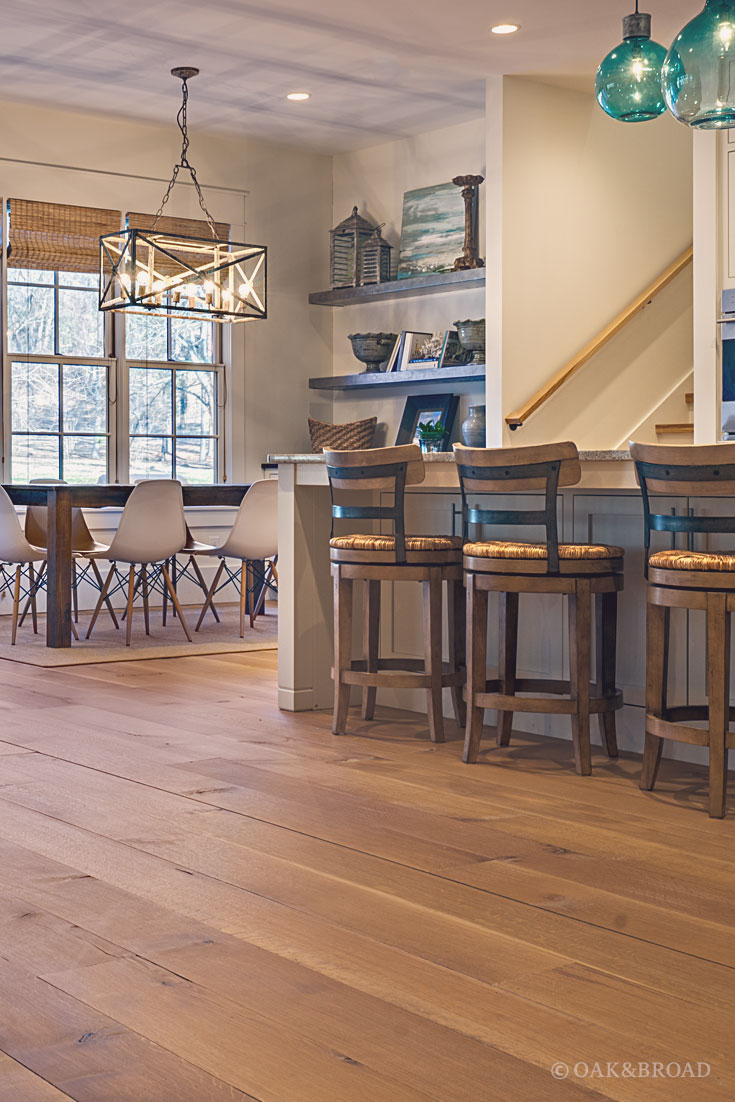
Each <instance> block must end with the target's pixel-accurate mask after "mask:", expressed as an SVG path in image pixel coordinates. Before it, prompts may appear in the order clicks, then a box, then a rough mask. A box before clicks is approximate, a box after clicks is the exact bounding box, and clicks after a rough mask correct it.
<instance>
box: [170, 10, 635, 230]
mask: <svg viewBox="0 0 735 1102" xmlns="http://www.w3.org/2000/svg"><path fill="white" fill-rule="evenodd" d="M637 8H638V0H636V10H637ZM186 82H187V77H182V78H181V107H180V108H179V113H178V115H177V116H176V122H177V124H178V127H179V130H180V131H181V138H182V143H181V159H180V161H179V163H178V164H176V165H174V170H173V174H172V176H171V179H170V181H169V185H168V187H167V188H166V193H165V195H164V196H163V199H162V200H161V205H160V207H159V208H158V210H157V211H156V217H155V220H154V222H153V226H152V227H151V233H152V232H153V230H155V228H156V226H157V225H158V221H159V219H160V217H161V215H162V214H163V208H164V207H165V206H166V203H167V202H168V199H169V196H170V194H171V192H172V191H173V189H174V185H175V183H176V180H177V178H178V175H179V169H181V168H185V169H187V170H188V172H189V175H190V176H191V181H192V183H193V184H194V187H195V189H196V193H197V197H198V199H199V206H200V207H201V208H202V211H203V213H204V216H205V218H206V219H207V222H208V223H209V228H210V230H211V231H212V237H213V238H214V239H215V241H216V240H217V227H216V225H215V221H214V218H212V215H211V214H210V213H209V211H208V210H207V204H206V203H205V202H204V195H203V194H202V189H201V187H200V186H199V181H198V180H197V174H196V169H195V168H194V166H193V165H192V164H190V163H189V157H188V152H189V131H188V126H187V120H186V107H187V103H188V101H189V87H188V85H187V83H186Z"/></svg>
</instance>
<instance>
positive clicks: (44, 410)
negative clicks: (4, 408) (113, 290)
mask: <svg viewBox="0 0 735 1102" xmlns="http://www.w3.org/2000/svg"><path fill="white" fill-rule="evenodd" d="M98 296H99V279H98V277H97V276H96V275H92V274H89V273H86V272H52V271H36V270H34V269H26V268H10V269H9V271H8V351H9V352H10V354H11V356H12V359H11V365H10V405H11V414H10V421H11V434H12V435H11V470H12V479H13V481H14V482H28V481H29V480H30V479H32V478H63V479H65V480H66V481H67V482H97V481H99V480H100V479H105V478H106V477H107V470H108V446H109V445H108V441H109V427H108V394H107V378H108V366H107V364H106V363H85V362H84V359H85V357H95V358H98V359H101V358H102V357H103V356H104V329H103V320H102V316H101V314H100V312H99V309H98ZM23 357H28V359H24V358H23ZM30 357H43V360H42V361H39V360H38V359H30ZM69 358H73V359H74V360H75V361H76V360H77V358H78V362H71V363H70V362H68V359H69Z"/></svg>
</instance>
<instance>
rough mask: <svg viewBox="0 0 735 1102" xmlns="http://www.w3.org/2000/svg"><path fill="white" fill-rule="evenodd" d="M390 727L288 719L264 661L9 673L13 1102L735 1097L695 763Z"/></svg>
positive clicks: (712, 848)
mask: <svg viewBox="0 0 735 1102" xmlns="http://www.w3.org/2000/svg"><path fill="white" fill-rule="evenodd" d="M377 716H378V718H377V720H376V721H374V722H373V723H364V722H362V721H361V720H359V719H358V718H355V717H354V716H351V719H350V724H351V729H352V730H353V731H354V732H355V733H354V734H350V735H348V736H346V737H343V738H339V739H336V738H334V737H333V736H332V735H331V734H330V732H329V717H328V716H327V715H325V714H323V713H316V714H301V715H291V714H287V713H281V712H279V711H278V709H277V707H276V703H275V655H274V654H272V653H252V654H245V655H220V656H216V657H214V656H208V657H200V658H184V659H172V660H154V661H146V662H139V663H136V662H130V663H122V664H115V665H99V666H79V667H72V668H66V669H59V670H44V669H37V668H34V667H31V666H24V665H18V664H14V663H9V662H0V1000H1V1005H0V1100H2V1102H36V1100H39V1102H41V1100H46V1099H48V1100H53V1099H63V1098H73V1099H77V1100H80V1102H121V1100H130V1102H158V1100H161V1102H209V1100H217V1102H220V1100H225V1099H227V1100H233V1099H257V1100H260V1102H419V1100H422V1102H425V1100H427V1099H430V1100H434V1102H485V1100H493V1102H495V1100H498V1102H546V1100H547V1099H551V1100H552V1102H557V1100H559V1102H565V1100H567V1099H569V1100H579V1102H584V1100H590V1102H591V1100H593V1099H601V1098H611V1099H620V1100H621V1102H629V1100H637V1099H641V1100H643V1099H645V1100H646V1102H648V1100H649V1099H652V1100H658V1099H660V1100H662V1102H671V1100H673V1099H676V1100H677V1102H678V1100H680V1099H692V1100H696V1102H709V1100H725V1099H732V1098H733V1097H735V1066H734V1063H733V1056H732V1052H733V1043H732V1025H733V1014H734V1012H735V982H734V981H735V971H733V966H734V964H735V952H734V949H733V922H734V921H735V908H734V907H733V899H734V895H733V884H734V881H735V873H734V872H733V868H732V853H733V838H734V835H735V815H732V814H731V816H730V818H728V819H726V820H724V821H721V822H720V821H713V820H710V819H709V818H708V817H707V814H706V811H705V804H706V784H705V778H704V774H703V772H702V771H701V770H697V769H694V768H692V767H688V766H684V765H676V764H673V763H670V762H664V764H663V766H662V777H661V782H660V787H659V788H658V789H657V791H656V792H655V793H641V792H639V791H638V788H637V775H638V769H639V761H638V760H637V759H635V758H633V757H626V756H623V757H622V758H621V759H620V760H619V761H618V762H608V760H607V759H606V757H605V756H604V755H603V754H602V752H601V750H600V749H599V747H597V748H596V752H595V753H594V755H593V758H594V772H593V776H592V777H578V776H576V774H575V773H574V769H573V765H572V758H571V744H570V743H563V742H556V741H553V740H548V739H534V738H532V737H530V736H521V735H518V736H514V739H513V741H512V743H511V746H510V747H508V748H504V749H495V748H494V746H492V748H491V745H492V744H491V743H490V742H489V741H487V740H486V741H484V742H483V749H482V750H481V753H480V759H479V762H478V764H476V765H473V766H467V765H463V764H462V763H461V761H460V748H461V746H460V742H459V741H458V738H457V736H456V735H455V734H454V729H453V725H452V724H450V723H448V725H447V726H448V732H449V735H450V741H449V742H447V743H446V744H444V745H441V746H433V745H432V744H431V743H430V742H428V740H427V737H426V731H425V725H424V724H423V723H422V722H421V721H420V718H419V717H416V716H413V717H412V716H409V715H400V714H399V713H390V712H387V711H385V710H381V708H380V703H379V704H378V712H377ZM558 1062H563V1063H564V1064H566V1065H568V1066H569V1069H570V1072H569V1076H568V1077H567V1078H565V1079H554V1078H553V1076H552V1074H551V1068H552V1065H554V1064H556V1063H558ZM626 1062H627V1064H628V1067H629V1069H631V1068H632V1069H633V1071H634V1072H635V1071H636V1070H637V1068H638V1065H639V1064H643V1065H646V1064H648V1065H650V1066H652V1065H653V1064H654V1063H656V1064H661V1065H663V1066H664V1067H666V1066H667V1065H668V1066H669V1071H670V1072H671V1073H674V1072H675V1068H673V1065H675V1064H679V1065H681V1066H682V1071H684V1070H686V1067H685V1065H686V1064H687V1062H691V1063H692V1064H693V1065H696V1064H697V1063H699V1064H700V1065H704V1064H708V1065H710V1067H711V1073H710V1074H709V1075H707V1076H702V1077H701V1078H697V1079H691V1078H688V1077H687V1078H679V1079H678V1080H676V1081H674V1080H673V1079H672V1078H666V1077H662V1076H661V1075H659V1074H656V1075H655V1076H654V1075H653V1072H652V1071H651V1072H649V1075H648V1077H646V1078H639V1077H638V1075H637V1074H633V1075H631V1074H627V1075H626V1074H625V1073H624V1065H625V1064H626ZM608 1063H610V1064H611V1065H613V1067H612V1070H611V1071H609V1072H608V1069H607V1064H608ZM575 1065H577V1073H578V1074H576V1075H575V1074H574V1066H575ZM585 1065H586V1068H587V1074H585ZM698 1070H700V1071H704V1070H705V1069H704V1068H703V1067H700V1069H698ZM602 1073H605V1074H602Z"/></svg>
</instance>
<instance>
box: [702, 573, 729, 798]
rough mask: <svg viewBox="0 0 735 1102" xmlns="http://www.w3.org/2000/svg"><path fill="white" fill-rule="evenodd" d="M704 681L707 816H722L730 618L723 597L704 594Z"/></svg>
mask: <svg viewBox="0 0 735 1102" xmlns="http://www.w3.org/2000/svg"><path fill="white" fill-rule="evenodd" d="M707 670H708V676H707V682H708V695H709V723H708V727H709V814H710V818H711V819H722V818H723V817H724V815H725V798H726V793H727V728H728V725H729V716H730V616H729V614H728V612H727V594H725V593H708V594H707Z"/></svg>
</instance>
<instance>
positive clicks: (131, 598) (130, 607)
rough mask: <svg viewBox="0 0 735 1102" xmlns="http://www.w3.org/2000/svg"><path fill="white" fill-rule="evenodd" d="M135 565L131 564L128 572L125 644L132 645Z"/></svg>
mask: <svg viewBox="0 0 735 1102" xmlns="http://www.w3.org/2000/svg"><path fill="white" fill-rule="evenodd" d="M135 590H136V585H135V565H134V564H133V563H131V564H130V570H129V572H128V603H127V607H126V609H125V617H126V620H127V622H126V624H125V646H126V647H129V646H130V638H131V635H132V632H133V602H134V601H135Z"/></svg>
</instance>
